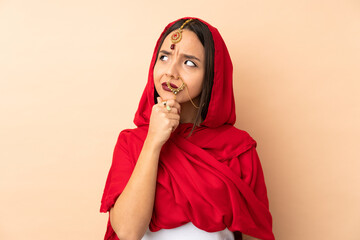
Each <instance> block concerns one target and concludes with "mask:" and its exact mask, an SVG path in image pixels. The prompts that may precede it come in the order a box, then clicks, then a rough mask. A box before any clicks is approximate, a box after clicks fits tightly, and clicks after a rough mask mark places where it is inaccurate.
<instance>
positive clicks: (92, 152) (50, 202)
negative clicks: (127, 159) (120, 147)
mask: <svg viewBox="0 0 360 240" xmlns="http://www.w3.org/2000/svg"><path fill="white" fill-rule="evenodd" d="M184 16H194V17H199V18H202V19H204V20H205V21H207V22H209V23H210V24H212V25H213V26H215V27H217V28H218V29H219V31H220V33H221V34H222V36H223V38H224V40H225V42H226V44H227V47H228V49H229V52H230V55H231V57H232V60H233V65H234V91H235V98H236V113H237V122H236V124H235V126H236V127H238V128H240V129H243V130H246V131H247V132H249V133H250V135H251V136H252V137H253V138H254V139H255V140H256V141H257V142H258V148H257V149H258V153H259V156H260V160H261V162H262V166H263V170H264V174H265V181H266V184H267V189H268V197H269V201H270V211H271V213H272V216H273V221H274V226H273V229H274V233H275V236H276V238H277V239H279V240H304V239H326V240H335V239H347V240H357V239H360V228H359V226H360V225H359V224H360V174H359V170H360V162H359V160H360V154H359V149H358V147H359V137H360V127H359V123H360V111H359V110H360V106H359V105H360V94H359V87H360V83H359V80H360V4H359V2H358V1H350V0H345V1H340V0H338V1H332V0H330V1H321V0H313V1H295V0H292V1H285V0H273V1H264V0H255V1H249V0H247V1H243V0H240V1H238V0H232V1H205V0H203V1H193V2H187V1H145V0H143V1H115V0H108V1H89V0H87V1H84V0H71V1H70V0H62V1H60V0H56V1H45V0H33V1H25V0H2V1H0V116H1V118H0V119H1V120H0V121H1V125H0V145H1V151H0V194H1V196H0V206H1V210H0V239H6V240H15V239H37V240H48V239H94V240H95V239H103V237H104V234H105V230H106V223H107V218H108V214H103V213H100V212H99V208H100V200H101V196H102V192H103V189H104V186H105V181H106V176H107V173H108V171H109V168H110V165H111V160H112V153H113V149H114V146H115V142H116V139H117V137H118V134H119V133H120V131H121V130H123V129H125V128H133V127H134V124H133V122H132V121H133V117H134V114H135V111H136V109H137V106H138V103H139V100H140V96H141V93H142V91H143V89H144V87H145V84H146V81H147V74H148V68H149V65H150V60H151V56H152V52H153V49H154V47H155V43H156V40H157V38H158V37H159V35H160V33H161V31H162V30H163V28H164V27H165V26H166V25H167V24H168V23H169V22H171V21H173V20H176V19H178V18H180V17H184Z"/></svg>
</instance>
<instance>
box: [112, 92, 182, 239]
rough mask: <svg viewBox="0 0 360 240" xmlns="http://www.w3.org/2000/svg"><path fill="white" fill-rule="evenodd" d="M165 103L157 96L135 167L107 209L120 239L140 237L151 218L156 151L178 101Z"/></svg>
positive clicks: (175, 116)
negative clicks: (120, 191)
mask: <svg viewBox="0 0 360 240" xmlns="http://www.w3.org/2000/svg"><path fill="white" fill-rule="evenodd" d="M167 104H168V105H169V106H171V107H172V109H171V110H170V111H168V110H166V108H165V106H164V105H163V104H162V99H161V98H160V97H158V104H155V105H154V106H153V109H152V113H151V116H150V124H149V129H148V133H147V137H146V139H145V141H144V144H143V147H142V149H141V152H140V155H139V158H138V160H137V162H136V165H135V168H134V170H133V172H132V174H131V176H130V178H129V181H128V182H127V184H126V186H125V188H124V190H123V191H122V193H121V194H120V196H119V197H118V198H117V200H116V202H115V204H114V207H113V208H111V209H110V223H111V226H112V228H113V230H114V231H115V233H116V235H117V236H118V238H119V239H120V240H138V239H141V238H142V237H143V236H144V234H145V232H146V230H147V229H148V226H149V223H150V221H151V217H152V212H153V208H154V201H155V190H156V180H157V172H158V163H159V156H160V151H161V148H162V146H163V145H164V143H165V142H166V141H167V140H168V139H169V137H170V134H171V132H173V131H174V130H175V129H176V128H177V126H178V125H179V120H180V115H179V113H180V104H179V103H178V102H176V101H175V100H169V101H167Z"/></svg>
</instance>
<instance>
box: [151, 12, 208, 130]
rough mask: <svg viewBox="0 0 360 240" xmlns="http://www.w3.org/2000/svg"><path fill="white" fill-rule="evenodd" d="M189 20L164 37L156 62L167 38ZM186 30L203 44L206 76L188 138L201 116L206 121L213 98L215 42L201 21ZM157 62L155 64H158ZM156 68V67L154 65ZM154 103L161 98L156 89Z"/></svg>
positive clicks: (176, 24)
mask: <svg viewBox="0 0 360 240" xmlns="http://www.w3.org/2000/svg"><path fill="white" fill-rule="evenodd" d="M186 20H187V19H181V20H179V21H177V22H175V23H174V24H173V25H172V26H171V27H170V28H169V29H168V30H167V31H166V32H165V33H164V35H163V36H162V38H161V41H160V44H159V48H158V50H157V53H156V61H157V59H158V55H159V51H160V48H161V46H162V44H163V42H164V40H165V38H166V37H167V36H168V35H169V34H170V33H171V32H172V31H174V30H176V29H178V28H180V27H181V25H182V24H183V23H184V22H185V21H186ZM184 29H188V30H190V31H192V32H194V33H195V34H196V36H197V37H198V38H199V40H200V42H201V44H202V45H203V47H204V49H205V75H204V81H203V84H202V91H201V96H200V106H199V109H198V111H197V114H196V118H195V123H194V124H193V127H192V129H191V131H190V133H189V135H188V137H189V136H190V135H191V134H192V132H193V131H194V129H195V127H196V125H197V124H199V123H200V120H201V119H200V116H201V117H202V119H203V120H205V118H206V115H207V112H208V107H209V103H210V98H211V90H212V86H213V83H214V52H215V48H214V40H213V38H212V34H211V32H210V30H209V28H208V27H207V26H206V24H204V23H202V22H201V21H199V20H197V19H194V20H192V21H191V22H189V23H187V24H186V25H185V27H184ZM156 61H155V64H156ZM154 66H155V65H154ZM154 91H155V92H154V102H156V98H157V97H158V96H159V94H158V93H157V91H156V89H155V88H154Z"/></svg>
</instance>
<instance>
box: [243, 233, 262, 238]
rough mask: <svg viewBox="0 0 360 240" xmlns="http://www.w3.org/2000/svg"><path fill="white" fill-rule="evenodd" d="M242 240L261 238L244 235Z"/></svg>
mask: <svg viewBox="0 0 360 240" xmlns="http://www.w3.org/2000/svg"><path fill="white" fill-rule="evenodd" d="M242 240H261V239H259V238H254V237H252V236H249V235H246V234H243V233H242Z"/></svg>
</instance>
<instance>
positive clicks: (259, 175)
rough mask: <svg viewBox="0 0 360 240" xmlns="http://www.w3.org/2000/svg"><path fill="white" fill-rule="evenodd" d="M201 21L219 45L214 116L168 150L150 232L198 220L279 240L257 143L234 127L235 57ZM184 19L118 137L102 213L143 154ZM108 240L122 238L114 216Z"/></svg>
mask: <svg viewBox="0 0 360 240" xmlns="http://www.w3.org/2000/svg"><path fill="white" fill-rule="evenodd" d="M182 19H189V18H188V17H187V18H182ZM193 19H198V18H193ZM179 20H180V19H179ZM198 20H199V21H201V22H203V23H204V24H206V26H207V27H208V28H209V30H210V32H211V34H212V37H213V40H214V47H215V55H214V83H213V87H212V92H211V100H210V103H209V107H208V113H207V116H206V118H205V119H204V121H203V122H202V123H201V124H200V126H198V127H197V128H195V130H194V132H193V133H192V135H191V136H190V137H189V138H187V135H188V133H189V132H190V130H191V128H192V126H193V125H192V123H182V124H179V126H178V127H177V128H176V130H175V131H174V132H173V133H172V134H171V136H170V138H169V139H168V141H167V142H166V143H165V144H164V145H163V147H162V149H161V152H160V157H159V166H158V176H157V183H156V193H155V202H154V209H153V215H152V218H151V221H150V224H149V229H150V231H153V232H154V231H159V230H160V229H170V228H176V227H179V226H181V225H183V224H186V223H188V222H192V223H193V224H194V225H195V226H196V227H198V228H199V229H202V230H204V231H208V232H215V231H221V230H223V229H225V227H227V228H228V229H229V230H230V231H232V232H234V233H235V239H237V240H239V239H241V232H242V233H244V234H246V235H250V236H253V237H256V238H260V239H263V240H273V239H275V238H274V235H273V232H272V216H271V214H270V211H269V202H268V197H267V190H266V185H265V180H264V175H263V170H262V167H261V163H260V160H259V157H258V154H257V152H256V149H255V148H256V141H255V140H254V139H252V138H251V136H250V135H249V134H248V133H247V132H245V131H243V130H239V129H237V128H235V127H234V126H233V124H234V123H235V119H236V116H235V102H234V94H233V85H232V84H233V83H232V63H231V59H230V55H229V53H228V50H227V48H226V45H225V43H224V41H223V39H222V37H221V36H220V33H219V32H218V30H217V29H216V28H214V27H213V26H211V25H210V24H208V23H206V22H205V21H203V20H201V19H198ZM176 21H178V20H176ZM176 21H174V22H171V23H170V24H168V25H167V26H166V27H165V29H164V31H163V32H162V34H161V35H160V37H159V39H158V41H157V44H156V46H155V49H154V53H153V57H152V60H151V64H150V70H149V75H148V82H147V84H146V86H145V89H144V92H143V94H142V97H141V99H140V103H139V107H138V109H137V111H136V114H135V118H134V123H135V125H136V126H137V128H135V129H125V130H123V131H121V133H120V134H119V137H118V139H117V142H116V145H115V149H114V154H113V160H112V164H111V168H110V171H109V174H108V177H107V180H106V185H105V189H104V192H103V197H102V200H101V207H100V212H104V213H105V212H107V211H109V210H110V208H111V207H112V206H113V205H114V203H115V201H116V199H117V197H118V196H119V195H120V194H121V192H122V191H123V189H124V188H125V186H126V184H127V182H128V180H129V178H130V176H131V173H132V171H133V169H134V167H135V165H136V161H137V159H138V157H139V155H140V152H141V150H142V146H143V143H144V140H145V138H146V135H147V131H148V126H149V121H150V115H151V110H152V106H153V105H154V104H155V102H154V91H155V88H154V79H153V68H154V65H155V61H156V53H157V50H158V48H159V47H160V46H159V45H160V41H161V38H162V36H163V35H164V33H165V32H166V30H167V29H168V28H170V27H171V26H172V25H173V24H174V23H175V22H176ZM105 239H106V240H108V239H118V238H117V236H116V234H115V232H114V230H113V229H112V227H111V224H110V214H109V219H108V225H107V231H106V234H105Z"/></svg>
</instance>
